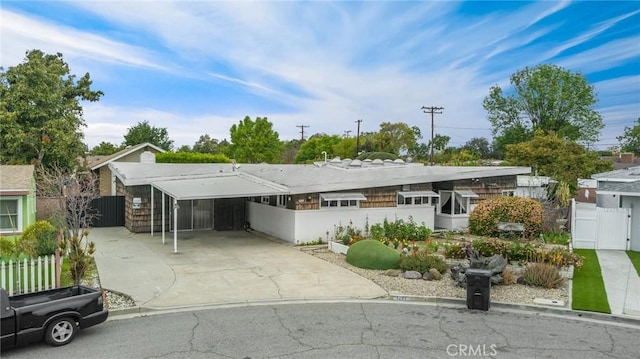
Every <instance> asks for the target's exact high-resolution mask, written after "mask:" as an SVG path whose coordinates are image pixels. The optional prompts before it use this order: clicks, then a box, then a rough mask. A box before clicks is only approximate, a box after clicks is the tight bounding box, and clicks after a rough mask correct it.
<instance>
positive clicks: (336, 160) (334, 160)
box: [329, 157, 342, 163]
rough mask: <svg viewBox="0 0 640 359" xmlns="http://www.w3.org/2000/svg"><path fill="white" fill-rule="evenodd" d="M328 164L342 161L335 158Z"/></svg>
mask: <svg viewBox="0 0 640 359" xmlns="http://www.w3.org/2000/svg"><path fill="white" fill-rule="evenodd" d="M329 162H331V163H342V161H340V157H335V158H334V159H332V160H331V161H329Z"/></svg>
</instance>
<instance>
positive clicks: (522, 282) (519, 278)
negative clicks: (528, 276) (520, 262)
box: [516, 277, 527, 284]
mask: <svg viewBox="0 0 640 359" xmlns="http://www.w3.org/2000/svg"><path fill="white" fill-rule="evenodd" d="M516 283H518V284H527V282H526V281H525V280H524V277H518V279H516Z"/></svg>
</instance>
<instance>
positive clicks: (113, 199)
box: [91, 196, 124, 227]
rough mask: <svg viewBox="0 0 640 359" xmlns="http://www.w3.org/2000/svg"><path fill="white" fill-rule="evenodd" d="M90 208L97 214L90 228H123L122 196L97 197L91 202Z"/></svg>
mask: <svg viewBox="0 0 640 359" xmlns="http://www.w3.org/2000/svg"><path fill="white" fill-rule="evenodd" d="M91 206H92V207H93V209H94V210H96V211H97V214H98V216H97V218H95V219H94V220H93V222H92V224H91V226H92V227H121V226H124V196H105V197H98V198H96V199H94V200H93V201H92V202H91Z"/></svg>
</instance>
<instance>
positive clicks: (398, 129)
mask: <svg viewBox="0 0 640 359" xmlns="http://www.w3.org/2000/svg"><path fill="white" fill-rule="evenodd" d="M421 138H422V134H421V133H420V129H419V128H418V127H416V126H413V127H409V125H407V124H406V123H402V122H398V123H390V122H383V123H381V124H380V130H379V131H378V133H377V134H375V135H374V141H375V145H376V148H375V150H376V151H379V152H389V153H393V154H396V155H398V154H400V152H402V151H407V150H409V149H410V148H413V147H415V146H416V144H417V141H418V139H421Z"/></svg>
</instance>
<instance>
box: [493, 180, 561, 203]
mask: <svg viewBox="0 0 640 359" xmlns="http://www.w3.org/2000/svg"><path fill="white" fill-rule="evenodd" d="M516 180H517V184H516V190H515V192H514V193H513V195H514V196H516V197H527V198H535V199H539V200H545V199H547V196H548V189H549V187H550V186H551V185H552V184H554V183H556V181H554V180H553V179H551V177H546V176H518V177H517V179H516ZM505 194H506V195H510V193H508V192H507V193H505Z"/></svg>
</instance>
